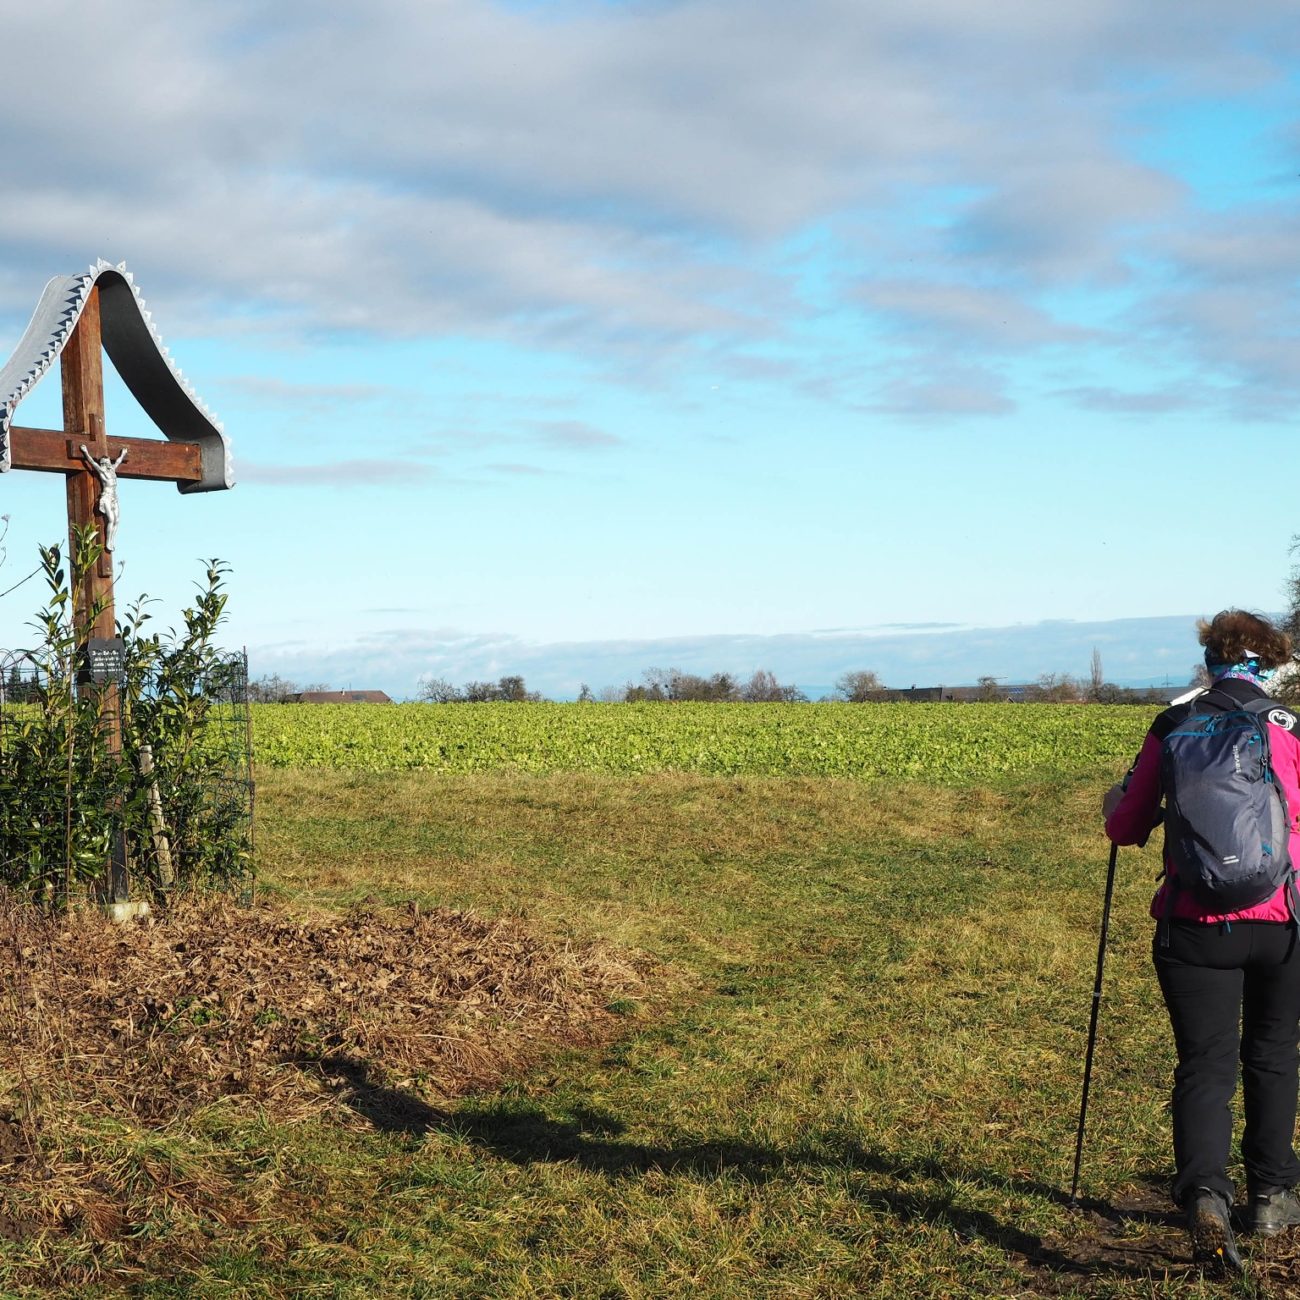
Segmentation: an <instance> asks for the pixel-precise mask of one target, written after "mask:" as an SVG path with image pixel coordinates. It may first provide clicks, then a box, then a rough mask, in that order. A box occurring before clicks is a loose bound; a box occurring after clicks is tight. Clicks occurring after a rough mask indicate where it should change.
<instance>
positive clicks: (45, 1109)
mask: <svg viewBox="0 0 1300 1300" xmlns="http://www.w3.org/2000/svg"><path fill="white" fill-rule="evenodd" d="M650 969H651V968H650V964H649V963H648V962H646V961H642V960H641V959H639V958H637V957H635V956H628V955H627V954H618V953H615V952H612V951H610V950H608V949H604V948H601V947H599V946H595V945H578V944H567V943H562V942H559V943H557V942H552V941H546V940H543V939H540V938H538V937H537V936H535V935H533V934H531V933H530V932H529V931H528V929H527V928H526V927H525V926H523V925H522V924H520V923H517V922H513V921H506V920H497V921H493V920H487V919H484V918H482V917H479V916H475V915H472V914H468V913H464V912H454V911H448V910H443V909H435V910H426V911H421V910H420V909H419V908H418V907H416V906H414V905H411V906H408V907H406V908H403V909H397V908H388V909H383V908H376V909H370V910H359V911H356V912H354V913H352V914H350V915H338V914H333V913H330V914H324V913H322V914H317V915H310V916H304V915H299V914H294V913H291V912H289V911H288V910H286V909H284V908H282V907H279V906H276V905H267V904H260V905H257V906H254V907H238V906H235V905H233V904H230V903H224V902H223V903H206V904H193V905H189V906H185V907H181V908H178V909H176V910H175V911H174V912H172V913H169V914H168V915H167V916H165V917H164V918H161V919H153V918H150V919H147V920H145V921H143V922H137V923H134V924H131V925H127V926H117V925H113V924H111V923H110V922H108V921H107V920H106V919H104V918H103V917H102V916H101V915H100V914H99V913H98V912H95V911H87V912H83V913H80V914H77V915H73V916H70V917H65V918H47V917H41V916H37V915H34V914H33V913H32V912H31V911H30V910H27V909H23V908H20V907H17V906H12V905H4V904H3V903H0V1041H2V1042H3V1045H4V1055H3V1058H2V1059H0V1172H3V1173H4V1174H5V1176H6V1177H5V1184H4V1187H5V1195H4V1198H3V1203H0V1238H3V1237H9V1238H11V1239H14V1240H20V1239H23V1238H24V1237H30V1236H31V1235H32V1234H33V1233H39V1232H42V1231H45V1230H48V1229H49V1228H50V1225H51V1221H52V1219H53V1220H57V1223H58V1224H59V1225H61V1227H62V1228H63V1230H65V1231H67V1230H72V1231H85V1232H88V1233H89V1235H90V1236H91V1237H93V1238H95V1239H96V1240H101V1241H102V1240H104V1239H106V1238H110V1237H115V1236H117V1235H118V1234H120V1233H122V1232H124V1231H127V1230H129V1228H130V1226H131V1224H132V1221H136V1222H137V1223H138V1220H139V1216H140V1214H141V1213H145V1212H148V1213H150V1214H155V1215H156V1212H157V1209H158V1205H157V1204H156V1203H153V1204H152V1205H151V1207H142V1206H141V1205H140V1204H139V1203H135V1204H131V1203H128V1202H130V1200H131V1198H130V1197H125V1198H124V1195H119V1194H118V1192H119V1191H120V1190H121V1187H120V1186H119V1184H121V1185H123V1186H129V1187H131V1188H136V1189H137V1190H138V1187H139V1185H140V1184H141V1183H144V1184H148V1185H151V1186H152V1187H153V1189H154V1190H155V1191H158V1190H159V1189H161V1190H162V1192H163V1193H165V1195H164V1197H163V1199H164V1200H168V1209H169V1212H171V1211H175V1210H177V1208H178V1207H179V1209H180V1211H182V1212H184V1213H190V1214H193V1215H197V1216H198V1217H200V1218H206V1219H208V1220H209V1222H211V1219H212V1217H213V1216H214V1215H215V1216H216V1217H217V1218H219V1219H220V1218H222V1216H223V1215H224V1218H225V1221H226V1222H227V1223H231V1222H234V1221H236V1220H238V1219H239V1218H240V1217H241V1213H243V1212H244V1211H246V1212H247V1213H249V1214H256V1213H257V1207H255V1206H253V1207H248V1206H245V1207H244V1211H240V1210H239V1209H238V1207H236V1206H235V1205H234V1204H233V1202H232V1201H231V1199H230V1196H229V1193H230V1191H231V1182H232V1180H231V1178H229V1177H226V1176H219V1175H217V1174H215V1173H214V1171H213V1170H212V1169H211V1168H200V1167H199V1166H198V1165H194V1166H193V1167H189V1168H176V1167H175V1166H176V1163H177V1157H176V1154H175V1152H174V1150H171V1149H170V1148H169V1150H168V1153H167V1154H166V1156H165V1158H164V1156H162V1155H159V1154H158V1153H157V1152H155V1154H154V1157H153V1159H154V1161H155V1165H156V1166H157V1167H156V1168H153V1169H152V1170H149V1169H146V1170H145V1171H144V1173H145V1177H144V1178H143V1179H142V1178H141V1177H140V1172H141V1161H142V1159H144V1160H145V1162H146V1163H147V1159H148V1157H147V1156H146V1157H142V1155H141V1153H140V1151H139V1150H138V1149H132V1150H131V1151H130V1152H128V1154H126V1155H123V1154H122V1152H120V1151H119V1152H118V1153H117V1156H116V1157H115V1156H113V1155H112V1153H111V1152H110V1150H109V1147H111V1146H112V1145H113V1144H112V1142H111V1141H109V1142H104V1141H97V1140H96V1139H95V1136H94V1135H95V1133H96V1132H97V1131H99V1132H100V1133H102V1132H104V1131H105V1130H104V1125H105V1124H107V1125H108V1126H109V1128H110V1129H112V1126H114V1125H116V1126H119V1127H120V1126H122V1125H124V1124H125V1125H127V1126H128V1127H129V1126H131V1125H136V1126H139V1128H140V1129H142V1130H147V1131H150V1132H155V1133H161V1132H165V1131H167V1130H168V1129H169V1126H170V1127H173V1128H174V1126H175V1125H177V1124H181V1125H183V1124H184V1122H185V1119H186V1116H188V1115H191V1114H193V1113H194V1112H196V1111H199V1110H200V1109H202V1108H204V1107H210V1106H212V1105H213V1104H216V1103H221V1104H224V1105H234V1106H236V1107H244V1106H246V1107H247V1108H248V1109H249V1111H250V1112H252V1111H259V1112H261V1113H262V1114H264V1115H266V1116H268V1117H269V1118H270V1119H271V1120H272V1122H275V1123H292V1122H294V1121H296V1120H300V1119H306V1118H310V1117H311V1116H313V1115H320V1114H321V1113H323V1112H332V1113H333V1114H335V1115H336V1116H337V1117H338V1118H339V1120H340V1121H341V1122H345V1123H353V1124H357V1123H364V1122H372V1123H373V1122H376V1121H375V1115H376V1113H377V1111H376V1108H375V1107H373V1106H367V1105H365V1104H358V1099H359V1096H360V1094H368V1095H370V1096H371V1097H374V1096H387V1097H399V1098H403V1097H404V1098H409V1099H410V1100H411V1102H412V1104H413V1105H415V1106H416V1107H420V1106H426V1107H427V1104H428V1103H433V1104H434V1105H436V1104H437V1103H438V1102H439V1101H440V1100H442V1099H446V1098H451V1097H455V1096H457V1095H458V1094H462V1093H464V1092H466V1091H468V1090H472V1089H476V1088H482V1087H487V1086H490V1085H491V1084H493V1083H495V1082H498V1081H499V1080H500V1079H501V1078H502V1077H503V1076H504V1075H507V1074H510V1073H514V1072H517V1071H519V1070H521V1069H523V1068H526V1067H527V1066H528V1065H530V1064H531V1063H532V1062H534V1061H535V1060H537V1059H538V1058H539V1057H540V1056H542V1055H543V1054H545V1053H546V1052H548V1051H553V1050H555V1049H556V1048H558V1047H562V1046H567V1045H572V1044H581V1043H592V1042H598V1041H601V1040H605V1039H608V1038H610V1037H612V1036H613V1034H614V1033H616V1032H617V1031H618V1029H619V1028H620V1027H621V1026H623V1025H625V1024H626V1020H625V1018H624V1017H623V1016H621V1015H620V1014H618V1012H619V1010H620V1009H624V1008H625V1006H626V1004H627V1003H628V1001H635V1000H637V999H639V998H641V997H642V996H643V995H644V993H645V990H646V987H647V980H648V979H649V977H650ZM361 1100H362V1101H364V1097H362V1098H361ZM97 1126H98V1129H97ZM128 1145H129V1144H128ZM135 1145H136V1147H138V1145H139V1144H138V1143H137V1144H135ZM115 1158H116V1159H119V1163H121V1162H122V1161H125V1165H124V1167H123V1169H122V1170H120V1171H119V1173H120V1174H121V1178H120V1179H119V1178H118V1177H117V1176H115V1175H114V1172H113V1169H112V1167H111V1166H112V1163H113V1160H114V1159H115ZM181 1163H182V1164H184V1163H185V1162H184V1161H182V1162H181ZM126 1165H129V1166H130V1168H129V1169H128V1168H126V1167H125V1166H126ZM234 1172H235V1179H234V1181H239V1179H238V1175H237V1171H234ZM168 1198H170V1200H169V1199H168ZM135 1199H136V1202H138V1199H139V1198H138V1197H136V1198H135ZM154 1201H155V1202H156V1201H157V1197H155V1198H154ZM173 1202H175V1203H174V1204H173ZM42 1207H43V1208H42ZM173 1217H174V1216H173Z"/></svg>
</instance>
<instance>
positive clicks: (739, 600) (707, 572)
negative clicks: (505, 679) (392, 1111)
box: [0, 0, 1300, 698]
mask: <svg viewBox="0 0 1300 1300" xmlns="http://www.w3.org/2000/svg"><path fill="white" fill-rule="evenodd" d="M0 2H3V0H0ZM3 8H4V23H5V33H6V51H7V56H8V57H7V58H6V75H7V83H8V84H7V94H6V110H5V113H4V114H3V115H2V116H0V140H2V141H3V145H4V151H3V156H4V157H5V159H6V162H7V169H6V170H7V184H6V187H5V189H6V198H5V202H4V203H3V204H0V360H2V359H3V356H4V355H6V354H7V353H8V351H9V350H10V349H12V347H13V346H14V345H16V343H17V341H18V338H19V336H20V335H21V333H22V330H23V328H24V326H25V324H26V322H27V319H28V317H29V316H30V314H31V311H32V309H33V307H34V306H35V304H36V301H37V299H38V297H39V295H40V292H41V289H42V287H43V285H44V284H45V282H46V280H47V279H48V278H50V277H51V276H53V275H64V274H70V273H73V272H76V271H79V270H81V269H83V268H85V267H87V266H88V265H89V264H91V263H93V262H94V261H95V260H96V259H97V258H101V257H102V258H105V259H107V260H109V261H110V262H113V263H115V264H116V263H119V262H122V263H125V265H126V266H127V267H128V269H129V270H131V272H132V273H133V274H134V276H135V280H136V283H137V285H138V287H139V288H140V290H141V292H142V294H143V295H144V297H145V299H146V300H147V303H148V306H149V308H150V309H151V311H152V312H153V320H154V323H155V325H156V326H157V328H158V330H159V332H160V334H161V335H162V337H163V339H164V341H165V342H166V343H167V345H168V346H169V348H170V350H171V354H172V356H173V357H174V358H175V360H176V362H177V363H178V364H179V366H180V367H181V368H182V369H183V371H184V372H185V375H186V377H187V379H188V380H189V381H190V382H191V383H192V385H193V386H194V388H195V390H196V391H197V393H198V394H199V396H200V397H201V398H202V400H203V401H204V402H205V403H206V405H207V406H208V407H209V408H211V409H212V410H213V411H214V412H215V414H216V415H217V416H218V417H219V418H220V419H221V421H222V423H223V425H224V427H225V430H226V432H227V434H228V435H229V437H230V439H231V443H232V447H233V451H234V464H235V476H236V479H237V486H236V487H235V489H234V490H233V491H230V492H221V493H212V494H205V495H202V496H195V495H187V496H181V495H180V494H179V493H177V492H175V491H174V490H173V489H172V488H170V487H169V486H168V485H166V484H159V483H148V482H124V483H123V484H122V488H121V501H122V523H121V527H120V531H119V536H118V549H117V559H118V562H119V565H120V570H121V571H120V574H119V578H118V598H119V604H122V603H125V601H127V600H128V599H130V598H132V597H134V596H136V595H139V594H141V593H147V594H148V595H150V596H151V597H154V598H156V600H157V605H156V606H155V616H156V618H157V620H158V622H159V624H160V625H162V626H167V625H168V624H169V621H170V622H174V621H175V612H176V610H177V609H178V608H180V606H182V605H183V604H184V603H185V601H186V600H187V599H188V596H189V593H190V591H191V590H192V584H193V582H194V581H195V580H196V579H198V578H199V577H201V574H202V561H203V560H205V559H206V558H208V557H213V556H218V557H221V558H222V559H224V560H225V561H226V562H227V563H228V564H229V565H230V567H231V577H230V581H229V594H230V605H229V617H228V622H227V625H226V628H225V631H224V637H225V640H226V642H227V643H228V644H230V645H234V646H239V645H246V646H247V647H248V650H249V655H250V666H251V671H252V673H253V674H254V676H257V675H262V674H267V673H272V672H274V673H279V674H280V675H281V676H286V677H290V678H292V679H294V680H296V681H299V682H301V683H308V682H311V683H323V684H329V685H331V686H334V687H336V688H344V687H352V688H355V689H362V688H381V689H385V690H388V691H389V693H390V694H393V695H394V696H397V697H413V696H415V695H416V694H417V693H418V690H419V686H420V681H421V679H423V678H430V677H439V678H447V679H450V680H452V681H457V682H460V681H465V680H468V679H471V678H472V679H494V678H496V677H498V676H501V675H504V674H507V673H517V672H523V673H524V674H525V675H526V677H527V680H528V684H529V686H530V687H534V688H536V689H540V690H542V691H543V692H545V693H546V694H548V695H552V696H554V697H557V698H561V697H571V696H573V695H575V694H576V693H577V691H578V688H579V684H580V683H583V682H585V683H587V684H588V685H590V686H591V687H592V688H593V689H594V690H597V691H598V690H600V689H602V688H604V687H607V686H611V685H617V684H620V683H622V682H624V681H627V680H636V679H637V678H638V677H639V675H640V673H641V671H642V670H644V669H646V668H649V667H678V668H681V669H683V670H684V671H689V672H704V673H710V672H715V671H729V672H734V673H737V674H740V675H742V676H746V675H748V674H749V673H750V672H752V671H753V670H754V669H757V668H765V669H768V670H770V671H772V672H774V673H776V675H777V676H778V678H780V679H781V680H782V681H790V682H794V683H795V684H798V685H800V686H803V687H804V688H805V689H809V688H812V689H813V690H814V691H820V690H821V689H829V685H830V684H831V683H833V682H834V680H835V678H836V676H838V675H839V674H840V673H842V672H844V671H848V670H850V669H858V668H871V669H874V670H876V671H878V672H879V673H880V675H881V676H882V678H883V679H884V680H885V681H886V682H888V683H889V684H891V685H910V684H913V683H916V684H932V679H933V678H935V676H936V674H939V673H942V674H943V676H944V678H945V679H946V682H945V684H947V683H949V682H950V683H951V684H956V683H957V682H959V681H965V682H971V681H974V680H975V678H976V677H977V676H980V675H985V674H987V675H992V676H999V677H1007V678H1015V679H1019V680H1024V679H1025V678H1032V677H1035V676H1037V675H1038V674H1039V673H1043V672H1072V673H1075V674H1076V675H1086V673H1087V671H1088V667H1089V660H1090V655H1091V652H1092V648H1093V646H1094V645H1098V646H1100V647H1101V649H1102V653H1103V661H1104V663H1105V666H1106V668H1107V675H1108V676H1111V677H1113V678H1114V679H1115V680H1123V681H1134V682H1136V681H1144V680H1163V678H1164V677H1165V676H1166V675H1167V674H1169V673H1170V672H1171V671H1172V672H1174V673H1175V675H1182V674H1186V673H1188V672H1190V667H1191V664H1192V663H1193V662H1194V660H1195V658H1196V646H1195V633H1194V626H1193V622H1194V619H1195V617H1196V616H1198V615H1204V614H1211V613H1213V612H1214V611H1215V610H1217V609H1220V608H1223V607H1225V606H1227V605H1239V606H1244V607H1249V608H1255V609H1260V610H1265V611H1267V610H1277V609H1279V608H1281V606H1282V603H1283V591H1284V583H1285V579H1286V575H1287V572H1288V571H1289V566H1290V562H1291V557H1290V552H1289V548H1290V543H1291V537H1292V533H1293V532H1295V531H1297V525H1296V523H1295V522H1294V520H1293V512H1292V511H1290V510H1289V509H1288V508H1287V506H1286V502H1287V501H1288V500H1289V497H1290V494H1289V493H1288V492H1287V490H1286V487H1285V486H1284V485H1285V484H1286V483H1288V482H1289V481H1290V472H1291V468H1292V465H1293V463H1294V456H1295V428H1296V421H1295V416H1294V414H1293V412H1294V410H1295V407H1296V401H1297V398H1298V397H1300V346H1297V343H1298V341H1300V340H1298V335H1300V308H1298V306H1297V302H1298V299H1297V292H1296V290H1297V269H1296V268H1297V267H1298V266H1300V222H1298V221H1297V219H1296V199H1297V194H1298V192H1300V115H1298V114H1297V90H1298V89H1300V76H1298V70H1300V23H1297V22H1296V21H1295V9H1294V5H1293V4H1292V3H1290V0H1242V2H1241V3H1237V4H1235V5H1232V6H1225V5H1223V4H1222V3H1221V2H1220V0H1178V2H1177V3H1174V2H1173V0H1156V2H1153V3H1149V4H1142V5H1135V4H1132V3H1131V0H1055V2H1054V3H1052V4H1050V5H1047V4H1043V3H1042V2H1041V0H985V3H982V4H978V5H977V4H971V3H969V2H968V0H872V3H870V4H867V3H862V0H853V2H849V0H801V3H800V4H798V5H791V4H789V3H788V0H679V2H677V3H660V2H656V0H649V2H645V3H638V2H635V0H633V2H630V3H622V2H619V0H585V2H581V3H569V2H568V0H552V2H542V0H513V2H510V3H507V2H504V0H365V3H362V2H361V0H311V3H306V0H280V2H279V3H277V4H276V5H274V6H269V7H268V6H266V5H264V4H254V3H250V2H241V0H226V2H223V3H221V4H216V3H211V2H210V0H196V2H195V3H191V4H186V5H157V4H154V3H145V0H115V2H114V3H113V4H112V5H81V4H74V3H71V0H49V2H48V3H45V4H42V5H40V6H32V5H21V6H20V5H16V4H11V3H3ZM59 412H60V407H59V393H58V378H57V373H55V372H52V373H51V374H50V375H49V376H47V377H46V379H45V380H44V381H43V382H42V384H41V385H40V386H39V387H38V388H37V389H36V390H35V392H34V393H33V394H32V395H31V396H30V397H29V398H27V399H26V401H25V402H24V403H23V405H22V406H21V407H20V408H19V411H18V414H17V417H16V420H17V422H18V423H19V424H28V425H38V426H44V427H57V426H58V425H59V424H60V422H61V419H60V413H59ZM107 429H108V434H109V439H110V444H111V441H112V438H113V436H114V435H115V434H117V435H119V436H128V435H130V436H147V435H149V434H150V433H152V432H154V430H153V429H152V427H151V426H150V425H149V423H148V420H147V418H146V417H145V416H144V415H143V413H142V412H140V411H139V410H138V409H137V408H136V407H135V406H134V405H133V403H132V401H131V399H130V397H129V395H128V394H126V393H125V392H124V391H123V390H122V389H121V388H120V385H114V384H112V383H110V391H109V397H108V408H107ZM1220 494H1222V495H1220ZM1216 498H1217V500H1218V502H1219V503H1221V504H1222V507H1223V508H1224V509H1225V510H1226V511H1227V512H1228V515H1227V517H1228V519H1229V521H1230V522H1229V524H1228V526H1227V527H1226V528H1222V529H1219V528H1215V529H1211V528H1207V524H1206V517H1207V515H1213V514H1214V513H1215V512H1216V510H1217V508H1218V506H1217V505H1216ZM0 512H3V513H5V514H7V515H8V516H9V520H8V533H7V535H6V537H5V540H4V549H5V556H4V560H3V563H2V564H0V591H4V590H6V589H7V588H10V587H12V586H13V585H14V584H16V583H19V582H20V581H21V580H22V579H23V578H24V576H25V575H26V574H27V573H28V572H30V570H31V569H32V568H33V567H34V566H35V563H36V547H37V545H38V544H39V543H42V542H45V543H48V542H52V541H56V540H58V539H59V537H60V536H61V535H62V534H63V532H64V531H65V528H66V523H65V516H64V504H63V490H62V485H61V484H60V483H59V481H58V479H57V478H56V477H53V476H49V475H43V474H33V473H29V472H23V471H14V472H11V473H10V474H9V475H7V476H6V477H4V478H3V479H0ZM40 600H41V592H40V590H39V586H38V582H37V580H35V579H34V580H32V581H29V582H26V583H25V584H23V585H21V586H19V587H18V588H17V590H11V591H8V592H7V594H5V595H3V596H0V644H7V645H10V646H15V645H21V644H25V642H26V640H29V639H30V638H31V635H32V634H31V632H30V629H29V628H28V625H27V622H28V620H29V619H30V617H31V615H32V613H33V612H34V610H35V609H36V608H37V606H38V605H39V603H40ZM1171 666H1172V667H1171Z"/></svg>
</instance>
